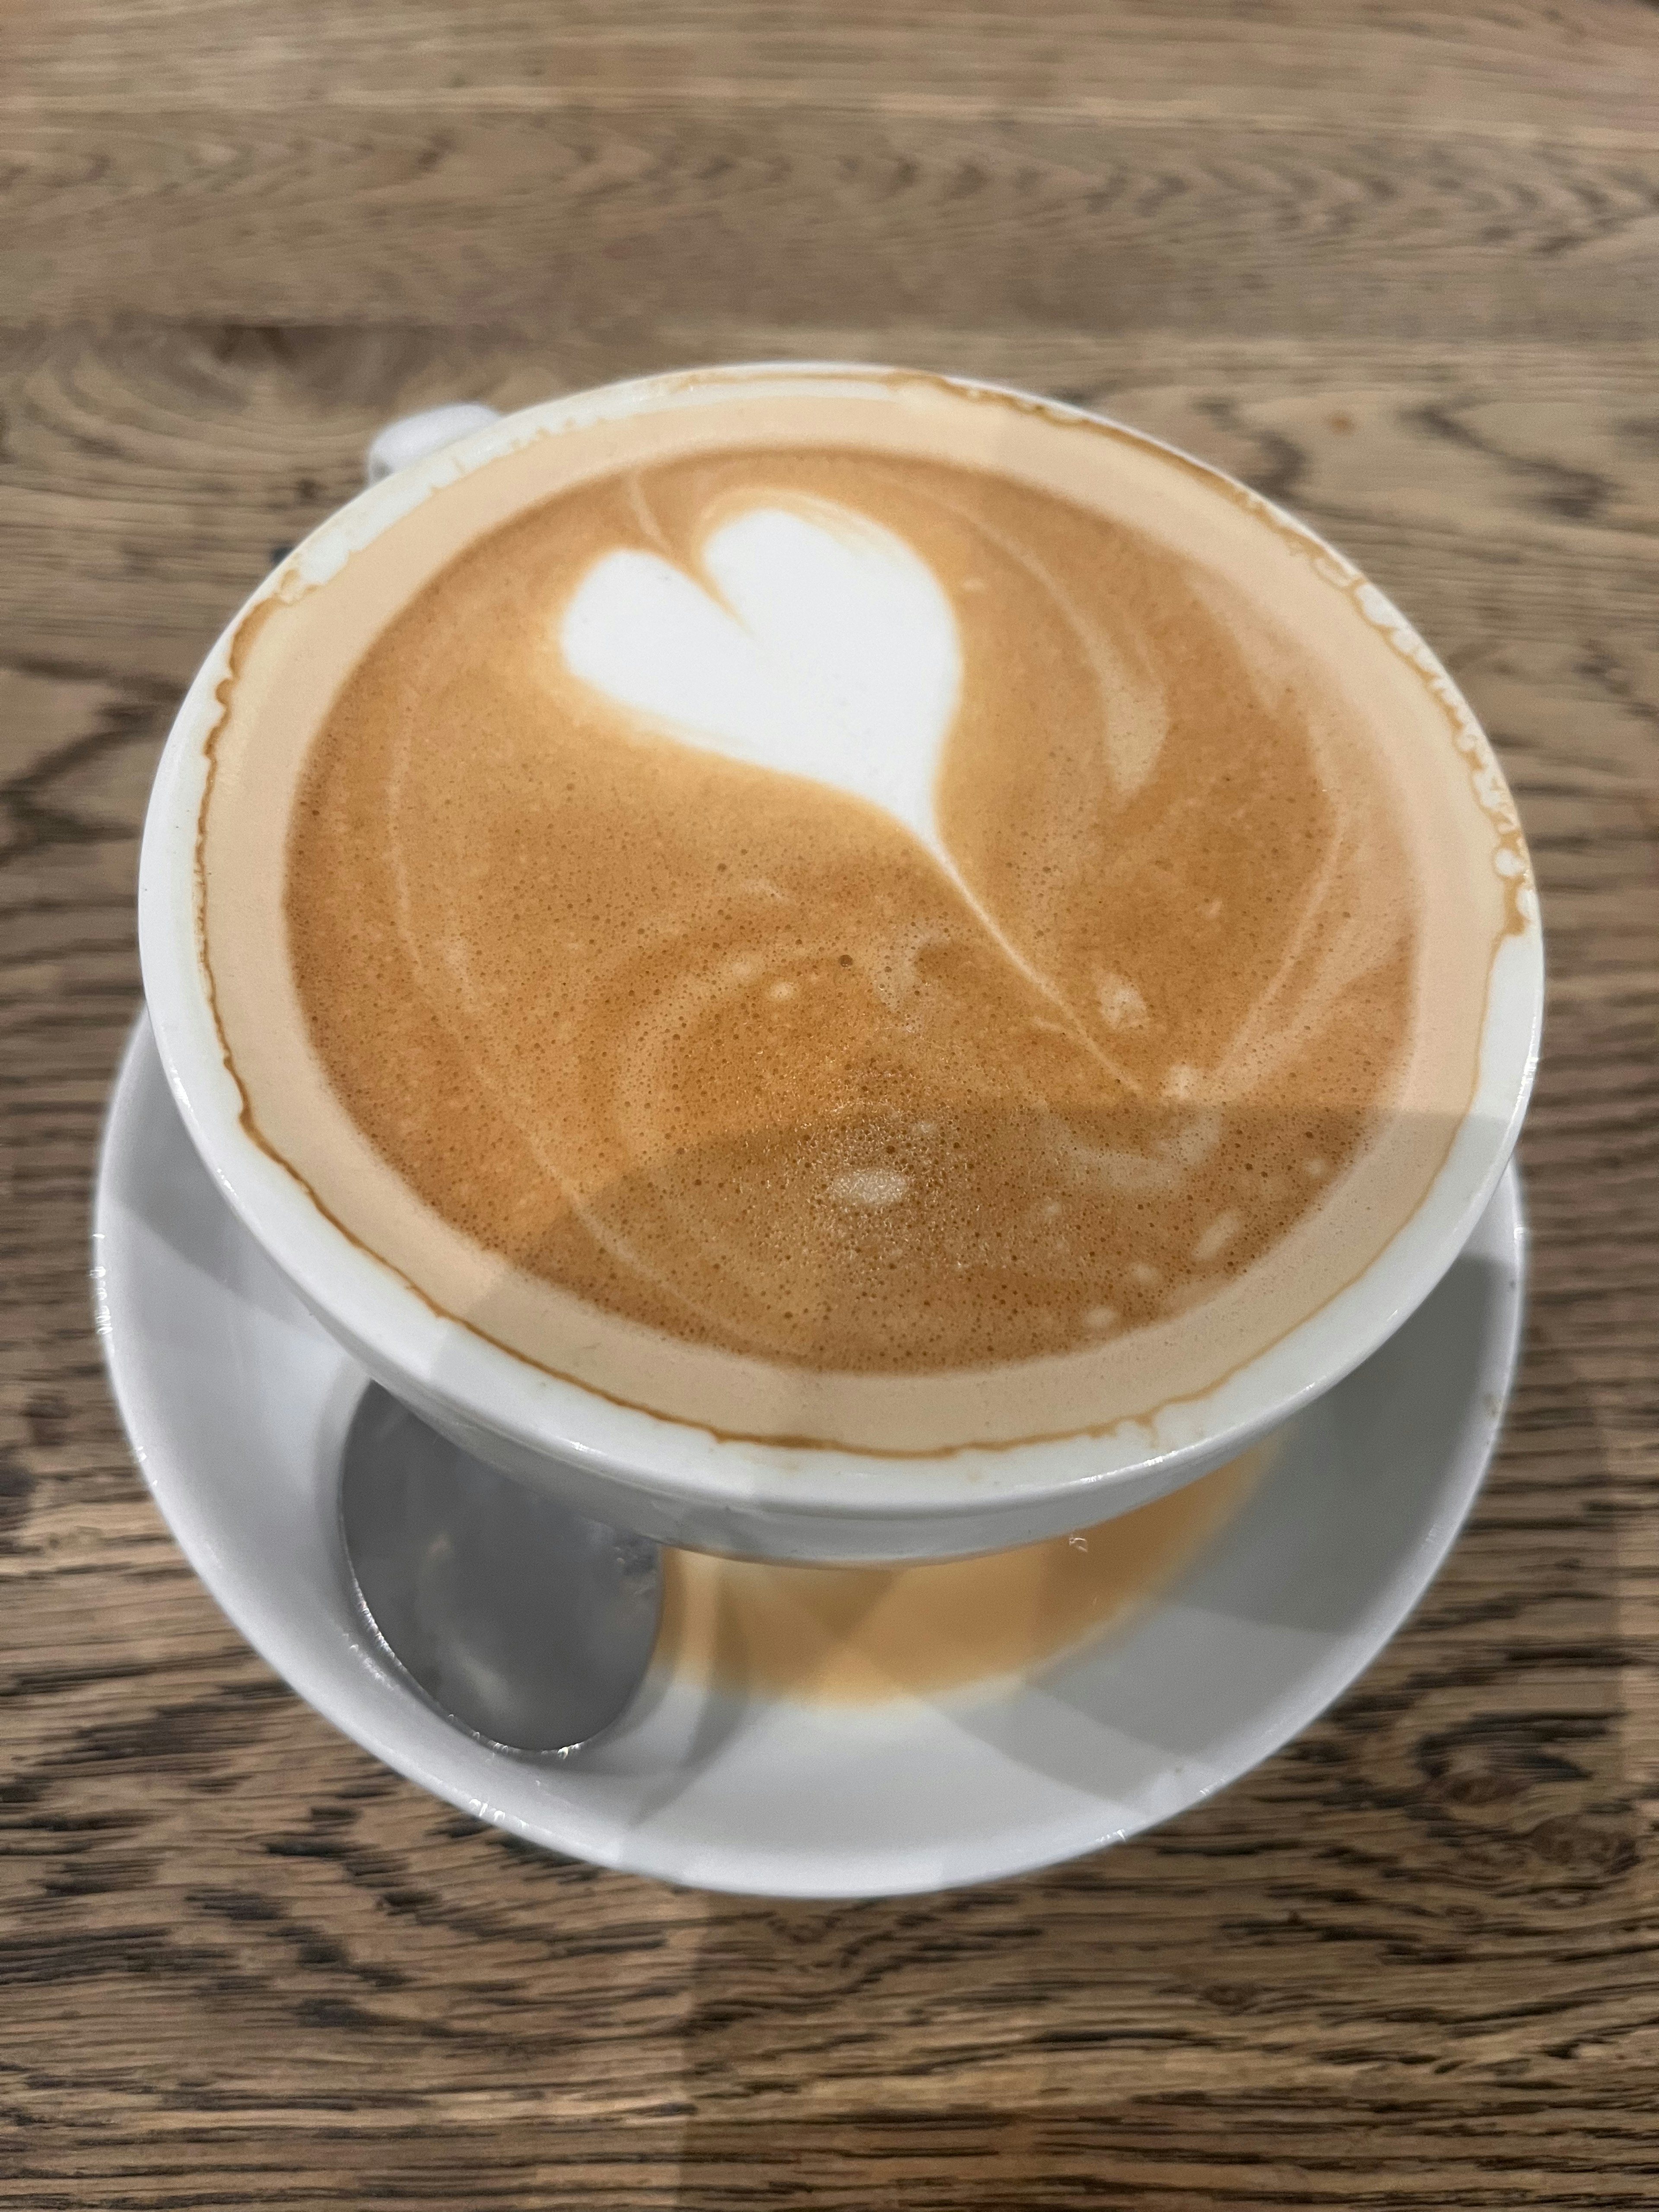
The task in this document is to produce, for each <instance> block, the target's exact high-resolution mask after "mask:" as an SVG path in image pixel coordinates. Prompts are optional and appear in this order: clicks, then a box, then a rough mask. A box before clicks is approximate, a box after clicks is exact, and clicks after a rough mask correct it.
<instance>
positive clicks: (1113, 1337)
mask: <svg viewBox="0 0 1659 2212" xmlns="http://www.w3.org/2000/svg"><path fill="white" fill-rule="evenodd" d="M809 433H810V435H811V438H812V439H813V440H814V441H815V442H812V443H806V442H804V435H805V434H809ZM630 443H631V445H632V447H633V449H634V450H633V458H632V463H631V465H629V467H627V468H626V469H622V470H619V469H618V468H617V461H616V439H615V435H614V428H612V427H611V426H599V427H597V428H595V430H594V432H593V434H592V435H591V436H590V435H587V434H586V433H584V432H582V431H580V430H578V431H575V432H571V433H568V434H564V435H561V436H560V437H559V438H556V439H554V440H550V441H544V442H543V443H542V445H540V446H539V447H530V448H527V449H526V451H525V452H523V453H519V454H516V455H514V456H513V457H512V458H511V459H509V460H507V461H506V462H502V463H498V464H496V465H494V466H493V467H492V468H489V469H484V470H481V471H478V472H477V475H476V476H474V477H470V478H466V479H464V480H462V481H461V482H460V483H457V484H455V485H453V486H452V487H450V488H449V489H447V490H445V491H442V492H441V493H439V494H438V495H435V497H434V498H433V499H432V500H431V501H429V502H428V506H427V507H426V508H425V509H422V510H421V511H419V512H417V513H413V514H411V515H410V516H409V517H408V518H406V519H405V520H404V521H403V522H401V523H399V524H398V525H397V526H395V527H394V528H393V529H392V531H390V532H387V533H386V536H385V537H384V538H381V539H379V540H376V541H374V543H372V544H368V545H367V546H366V547H365V548H363V549H362V550H360V551H359V552H357V553H356V554H355V555H354V556H352V560H351V562H349V564H348V568H347V569H346V571H345V572H344V574H343V575H342V577H341V578H340V579H338V580H337V581H336V582H334V583H331V584H330V585H329V586H327V587H326V588H325V590H323V591H320V592H313V593H309V594H306V595H302V596H301V597H300V598H299V599H297V600H296V601H295V603H294V604H293V605H283V606H282V607H281V609H280V611H278V612H277V613H276V615H274V616H273V617H270V619H269V620H267V621H265V622H264V623H263V625H262V626H258V627H257V628H253V629H250V631H249V633H248V637H247V641H246V649H245V650H244V651H243V652H242V653H240V656H239V661H238V666H237V672H236V678H235V681H234V685H233V687H232V690H231V695H230V709H229V713H228V718H227V721H226V724H225V726H224V728H223V729H222V732H221V733H220V737H219V738H218V740H217V757H216V779H215V784H214V789H213V795H212V798H211V800H210V805H209V808H208V811H207V813H206V816H205V817H204V835H203V847H202V849H203V861H204V884H205V895H204V929H205V937H206V943H207V947H208V957H209V963H210V969H211V972H212V975H213V978H214V983H215V988H216V999H217V1005H218V1011H219V1015H220V1019H221V1024H222V1032H223V1035H224V1036H225V1040H226V1045H227V1052H228V1057H229V1059H230V1061H231V1063H232V1065H233V1066H234V1069H235V1071H236V1073H237V1074H238V1078H239V1079H240V1081H241V1083H242V1085H243V1087H244V1091H245V1095H246V1098H247V1101H248V1115H249V1121H250V1126H251V1127H253V1128H254V1129H255V1130H256V1131H257V1133H258V1134H259V1135H260V1137H261V1138H262V1139H263V1140H264V1142H265V1143H266V1144H267V1146H269V1148H270V1150H271V1151H273V1152H275V1153H276V1155H277V1157H278V1158H282V1159H283V1160H284V1161H285V1162H287V1163H289V1164H290V1165H291V1166H292V1167H293V1168H294V1170H295V1172H296V1173H297V1174H299V1175H300V1176H301V1178H302V1179H303V1180H304V1181H305V1182H307V1184H308V1185H309V1186H310V1188H312V1189H313V1192H314V1193H315V1194H317V1196H318V1198H319V1201H320V1202H321V1203H322V1204H323V1205H324V1206H325V1208H326V1209H327V1210H328V1211H329V1212H330V1213H331V1215H332V1216H333V1217H334V1218H336V1219H337V1220H338V1221H339V1222H340V1223H341V1224H342V1225H343V1226H344V1227H345V1228H346V1229H347V1230H348V1231H349V1232H350V1233H351V1234H352V1235H354V1236H356V1237H357V1238H358V1239H359V1240H360V1241H361V1242H362V1243H364V1244H366V1245H367V1246H368V1248H369V1249H371V1250H373V1251H374V1252H375V1253H377V1254H378V1255H381V1256H382V1257H384V1258H385V1259H386V1260H387V1261H388V1262H389V1263H390V1264H392V1266H394V1267H397V1268H398V1270H399V1271H400V1272H402V1273H404V1274H405V1276H407V1278H408V1279H410V1281H412V1282H413V1283H415V1284H416V1286H417V1287H418V1288H420V1289H421V1290H422V1292H423V1293H424V1294H425V1295H426V1296H427V1297H428V1299H430V1300H431V1301H432V1302H433V1303H435V1304H437V1305H439V1306H440V1307H441V1308H442V1309H443V1310H446V1311H447V1312H450V1313H452V1314H454V1315H456V1316H459V1317H461V1318H464V1319H465V1320H466V1321H467V1322H468V1323H469V1324H470V1325H471V1327H473V1328H477V1329H479V1330H481V1331H482V1332H483V1333H484V1334H488V1335H489V1336H491V1337H493V1338H495V1340H497V1341H500V1342H501V1343H503V1344H506V1345H507V1346H509V1347H510V1348H512V1349H514V1350H516V1351H519V1352H521V1353H523V1354H524V1355H525V1356H526V1357H527V1358H532V1359H533V1360H536V1361H538V1362H539V1363H540V1364H544V1365H545V1366H547V1367H549V1368H550V1369H552V1370H554V1371H556V1372H558V1373H560V1374H562V1375H565V1376H569V1377H571V1378H573V1379H574V1380H577V1381H579V1382H581V1383H585V1384H586V1385H587V1386H588V1387H590V1388H593V1389H599V1390H601V1391H604V1392H605V1393H607V1394H608V1395H614V1396H617V1397H619V1398H623V1399H625V1400H627V1401H629V1402H630V1403H633V1404H635V1405H641V1406H644V1407H648V1408H650V1409H652V1410H653V1411H657V1412H659V1413H666V1414H669V1415H671V1416H673V1417H676V1418H678V1419H686V1420H694V1421H699V1422H702V1423H704V1424H706V1425H708V1426H711V1427H714V1428H716V1429H718V1430H721V1431H731V1432H734V1433H738V1434H744V1435H751V1436H766V1437H791V1438H796V1439H799V1440H802V1441H805V1442H809V1443H810V1442H813V1441H820V1440H821V1441H824V1442H839V1443H851V1444H855V1445H858V1446H860V1447H862V1448H865V1449H872V1450H877V1451H883V1450H896V1451H928V1450H939V1449H950V1448H951V1447H952V1446H954V1445H956V1444H958V1443H970V1442H975V1441H977V1442H1003V1441H1006V1442H1012V1441H1017V1440H1019V1439H1021V1438H1023V1437H1030V1436H1035V1435H1039V1434H1054V1433H1061V1432H1066V1431H1074V1430H1077V1429H1081V1428H1087V1427H1103V1426H1108V1425H1112V1424H1113V1423H1115V1422H1116V1421H1119V1420H1121V1419H1126V1418H1129V1417H1132V1416H1136V1415H1139V1414H1142V1413H1149V1412H1150V1411H1151V1410H1152V1409H1153V1408H1154V1407H1157V1406H1158V1405H1159V1404H1162V1403H1164V1402H1166V1401H1168V1400H1169V1399H1170V1398H1171V1397H1176V1396H1183V1397H1185V1396H1192V1395H1197V1394H1199V1393H1200V1392H1201V1391H1202V1390H1203V1389H1206V1388H1207V1387H1208V1386H1209V1385H1210V1384H1211V1383H1213V1382H1214V1381H1216V1380H1218V1378H1219V1377H1220V1376H1222V1375H1224V1374H1225V1373H1226V1372H1227V1371H1229V1370H1230V1369H1231V1368H1232V1367H1234V1366H1236V1365H1237V1364H1241V1363H1242V1362H1243V1360H1246V1359H1248V1358H1249V1357H1251V1356H1252V1355H1253V1353H1254V1352H1255V1351H1256V1350H1260V1349H1261V1348H1264V1347H1265V1346H1266V1345H1267V1344H1268V1343H1271V1342H1272V1341H1273V1340H1274V1339H1275V1337H1276V1336H1278V1335H1279V1334H1282V1333H1283V1332H1284V1330H1285V1329H1286V1328H1290V1327H1291V1326H1293V1325H1294V1324H1295V1322H1297V1320H1299V1319H1300V1318H1302V1317H1303V1316H1305V1315H1306V1314H1307V1313H1308V1312H1310V1311H1311V1310H1314V1309H1315V1308H1316V1306H1318V1305H1319V1304H1322V1303H1323V1301H1324V1300H1325V1299H1326V1298H1328V1297H1330V1296H1332V1295H1334V1291H1336V1290H1337V1289H1338V1288H1340V1286H1341V1285H1342V1284H1344V1283H1346V1281H1348V1280H1350V1279H1352V1276H1353V1274H1354V1273H1357V1272H1358V1270H1359V1269H1360V1268H1362V1267H1364V1265H1365V1264H1366V1262H1367V1261H1368V1260H1369V1258H1370V1256H1371V1255H1374V1254H1375V1253H1376V1251H1377V1250H1378V1249H1381V1246H1382V1244H1383V1243H1386V1242H1387V1240H1388V1238H1389V1236H1391V1235H1392V1233H1393V1231H1394V1229H1395V1227H1397V1226H1398V1225H1400V1224H1401V1222H1402V1221H1403V1220H1404V1219H1406V1218H1408V1216H1409V1214H1410V1212H1411V1211H1412V1209H1413V1207H1414V1206H1415V1205H1416V1204H1417V1203H1418V1201H1419V1199H1420V1197H1421V1195H1422V1194H1423V1192H1424V1191H1425V1189H1426V1188H1427V1186H1428V1183H1429V1182H1430V1180H1431V1178H1432V1176H1433V1174H1434V1172H1435V1170H1436V1168H1437V1164H1438V1163H1439V1161H1440V1159H1441V1158H1443V1156H1444V1152H1445V1148H1446V1144H1447V1142H1448V1140H1449V1133H1450V1131H1451V1129H1452V1127H1455V1121H1456V1119H1457V1116H1458V1115H1460V1114H1461V1113H1462V1110H1463V1109H1464V1107H1465V1106H1466V1104H1467V1103H1468V1097H1469V1096H1470V1094H1471V1091H1472V1088H1473V1083H1474V1066H1475V1054H1476V1051H1477V1048H1478V1042H1479V1034H1480V1008H1481V1005H1482V1003H1483V997H1484V992H1485V987H1486V970H1487V968H1488V965H1489V963H1490V960H1491V957H1492V948H1493V946H1494V945H1495V943H1496V942H1497V939H1498V937H1499V936H1501V934H1502V933H1503V931H1504V927H1505V926H1506V915H1507V912H1508V908H1507V907H1506V903H1505V899H1506V893H1505V891H1504V882H1503V879H1502V878H1500V876H1499V874H1498V872H1497V864H1498V860H1507V859H1508V858H1509V852H1508V850H1507V849H1503V850H1500V849H1499V848H1500V847H1502V846H1503V839H1502V838H1501V837H1499V836H1498V835H1497V834H1496V833H1495V831H1494V826H1493V823H1492V819H1491V817H1490V816H1489V814H1488V813H1487V812H1486V811H1485V809H1484V807H1483V805H1482V802H1481V800H1480V795H1479V793H1477V792H1475V791H1474V789H1473V788H1472V787H1471V783H1470V778H1469V773H1468V766H1467V763H1465V761H1464V759H1463V757H1462V755H1461V754H1460V753H1459V751H1458V749H1457V743H1456V732H1454V731H1452V730H1451V729H1450V728H1449V722H1448V717H1447V714H1446V713H1445V711H1444V709H1443V707H1442V705H1441V704H1440V702H1438V701H1437V699H1436V698H1435V696H1433V694H1432V691H1431V689H1430V688H1429V687H1427V686H1425V684H1424V683H1423V681H1422V679H1421V678H1420V676H1419V673H1418V672H1417V671H1415V670H1414V669H1413V668H1412V667H1411V666H1410V665H1409V664H1408V662H1407V659H1406V658H1405V657H1404V656H1403V655H1401V653H1398V652H1396V651H1395V649H1394V648H1393V647H1392V646H1391V645H1390V643H1389V640H1388V639H1387V638H1386V636H1384V635H1381V634H1380V633H1379V632H1378V631H1377V630H1376V628H1375V627H1374V626H1372V625H1371V624H1370V623H1368V622H1367V621H1366V620H1365V619H1364V614H1363V611H1361V610H1360V609H1359V608H1358V606H1357V605H1356V604H1355V601H1354V599H1353V596H1352V593H1351V592H1349V591H1348V590H1347V588H1346V581H1345V580H1343V579H1342V578H1340V577H1338V576H1336V575H1334V574H1333V572H1332V571H1331V570H1330V568H1329V567H1328V564H1322V563H1321V562H1319V561H1318V560H1317V559H1316V557H1315V556H1312V555H1310V553H1309V551H1308V550H1306V549H1305V548H1304V547H1303V546H1302V545H1301V544H1298V543H1297V541H1296V540H1295V539H1294V538H1292V537H1291V534H1290V533H1289V532H1285V531H1281V530H1280V529H1279V527H1278V526H1277V525H1275V524H1273V522H1272V521H1270V520H1264V519H1263V518H1262V517H1261V516H1260V515H1259V514H1257V513H1253V512H1251V510H1250V508H1249V503H1248V501H1245V500H1244V499H1243V495H1234V494H1233V493H1231V492H1229V491H1228V490H1226V489H1225V488H1221V487H1218V486H1217V485H1216V484H1215V483H1213V482H1212V481H1210V480H1207V479H1205V478H1203V477H1200V476H1198V475H1196V474H1195V473H1192V472H1188V471H1184V470H1183V467H1182V465H1181V464H1180V463H1179V462H1176V461H1174V460H1171V459H1168V458H1167V457H1164V456H1162V455H1160V454H1158V453H1155V452H1152V451H1149V450H1148V449H1146V448H1145V447H1140V446H1139V445H1137V444H1136V443H1135V441H1133V440H1130V439H1128V438H1127V437H1123V436H1121V435H1116V434H1113V433H1110V432H1109V431H1106V430H1103V429H1098V428H1094V427H1092V426H1082V427H1079V426H1075V425H1072V424H1066V425H1062V424H1060V423H1056V422H1048V421H1045V420H1044V419H1043V418H1042V417H1041V416H1038V415H1036V414H1035V413H1029V412H1021V411H1020V410H1017V409H1014V408H1012V407H1007V408H1004V407H1002V406H1001V405H1000V404H993V403H988V402H987V401H984V400H967V399H963V398H960V397H958V396H957V395H951V394H946V393H944V392H941V391H940V390H939V388H937V387H927V388H923V389H921V390H920V391H919V390H918V388H917V387H916V386H914V385H910V384H902V383H900V382H899V381H898V380H895V381H894V382H893V384H892V385H891V386H886V387H881V388H879V389H874V390H871V391H869V392H866V394H865V396H863V397H858V396H854V395H851V394H849V396H848V398H846V399H845V400H838V399H836V398H826V397H825V396H824V395H823V394H822V393H818V394H816V395H815V396H814V397H813V398H811V400H810V401H803V402H800V403H798V404H797V403H793V402H792V399H791V398H790V396H789V395H788V393H787V392H785V393H783V394H782V395H781V397H780V396H778V395H775V394H769V393H764V392H761V393H757V395H755V396H754V397H753V398H750V397H749V396H747V395H745V394H743V393H741V392H737V393H735V394H734V396H733V398H732V400H731V402H730V404H726V405H724V406H723V407H722V408H720V409H714V408H703V409H702V410H700V411H698V412H696V414H692V413H691V412H690V411H688V412H687V414H685V415H684V416H681V417H678V418H675V417H671V416H663V417H658V418H651V419H642V420H641V421H640V422H637V423H635V424H634V425H632V426H630ZM377 633H378V635H377ZM365 641H368V643H367V645H366V643H365ZM273 823H276V824H281V823H287V824H288V825H289V834H288V837H287V840H286V842H285V843H284V842H283V841H282V840H280V839H279V838H276V837H274V836H273V835H272V824H273Z"/></svg>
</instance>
